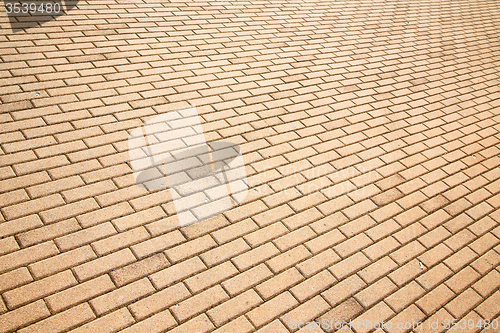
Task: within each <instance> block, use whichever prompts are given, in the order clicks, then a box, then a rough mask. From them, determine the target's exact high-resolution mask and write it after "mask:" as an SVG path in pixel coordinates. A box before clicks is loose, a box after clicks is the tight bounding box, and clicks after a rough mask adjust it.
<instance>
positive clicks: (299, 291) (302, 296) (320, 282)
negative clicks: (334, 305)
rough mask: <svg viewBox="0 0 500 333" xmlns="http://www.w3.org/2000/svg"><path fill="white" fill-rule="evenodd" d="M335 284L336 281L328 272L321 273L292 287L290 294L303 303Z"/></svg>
mask: <svg viewBox="0 0 500 333" xmlns="http://www.w3.org/2000/svg"><path fill="white" fill-rule="evenodd" d="M335 282H337V280H336V279H335V278H334V277H333V276H332V275H331V274H330V273H329V272H328V271H321V272H320V273H318V274H316V275H314V276H312V277H310V278H308V279H307V280H305V281H304V282H301V283H299V284H298V285H296V286H294V287H292V288H291V289H290V292H291V293H292V294H293V295H294V296H295V297H296V298H297V299H298V300H299V301H300V302H303V301H305V300H306V299H308V298H311V297H313V296H315V295H316V294H318V293H320V292H322V291H324V290H325V289H327V288H329V287H331V286H332V285H333V284H334V283H335Z"/></svg>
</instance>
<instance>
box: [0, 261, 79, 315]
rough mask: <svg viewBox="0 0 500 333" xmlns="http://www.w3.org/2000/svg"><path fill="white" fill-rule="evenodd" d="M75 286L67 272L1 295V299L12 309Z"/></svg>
mask: <svg viewBox="0 0 500 333" xmlns="http://www.w3.org/2000/svg"><path fill="white" fill-rule="evenodd" d="M75 284H77V281H76V279H75V277H74V276H73V274H72V273H71V271H69V270H67V271H64V272H61V273H58V274H55V275H52V276H49V277H46V278H44V279H41V280H37V281H34V282H31V283H29V284H27V285H25V286H22V287H19V288H16V289H14V290H10V291H7V292H5V293H4V294H3V297H4V299H5V301H6V303H7V306H8V307H9V308H10V309H13V308H16V307H19V306H20V305H25V304H27V303H30V302H32V301H34V300H37V299H39V298H42V297H44V296H48V295H50V294H53V293H55V292H57V291H60V290H62V289H65V288H68V287H71V286H73V285H75Z"/></svg>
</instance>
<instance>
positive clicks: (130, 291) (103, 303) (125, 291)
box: [90, 278, 155, 315]
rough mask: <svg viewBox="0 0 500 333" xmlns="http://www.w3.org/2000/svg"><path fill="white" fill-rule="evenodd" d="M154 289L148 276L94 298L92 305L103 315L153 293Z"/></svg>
mask: <svg viewBox="0 0 500 333" xmlns="http://www.w3.org/2000/svg"><path fill="white" fill-rule="evenodd" d="M154 290H155V289H154V287H153V286H152V284H151V282H150V281H149V280H148V279H147V278H143V279H141V280H138V281H136V282H133V283H130V284H128V285H126V286H123V287H121V288H118V289H116V290H113V291H111V292H109V293H107V294H104V295H101V296H99V297H97V298H94V299H92V300H91V301H90V305H91V306H92V308H93V309H94V310H95V312H96V313H97V314H98V315H102V314H103V313H107V312H109V311H113V310H114V309H116V308H119V307H121V306H123V305H125V304H127V303H131V302H133V301H135V300H137V299H139V298H141V297H143V296H146V295H148V294H151V293H152V292H153V291H154Z"/></svg>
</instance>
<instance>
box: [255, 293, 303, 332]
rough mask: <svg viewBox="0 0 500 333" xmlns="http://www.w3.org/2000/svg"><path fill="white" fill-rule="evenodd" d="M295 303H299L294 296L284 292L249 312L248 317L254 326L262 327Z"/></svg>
mask: <svg viewBox="0 0 500 333" xmlns="http://www.w3.org/2000/svg"><path fill="white" fill-rule="evenodd" d="M295 305H297V301H296V300H295V299H294V298H293V296H292V295H291V294H290V293H289V292H284V293H282V294H280V295H278V296H276V297H274V298H272V299H270V300H268V301H267V302H265V303H263V304H262V305H260V306H259V307H257V308H256V309H254V310H252V311H250V312H248V314H247V317H248V319H249V320H250V321H251V322H252V324H253V325H254V326H256V327H260V326H262V325H264V324H267V323H269V322H270V321H271V320H272V318H275V317H277V316H279V315H280V314H282V313H284V312H286V311H288V310H290V309H291V308H292V307H294V306H295Z"/></svg>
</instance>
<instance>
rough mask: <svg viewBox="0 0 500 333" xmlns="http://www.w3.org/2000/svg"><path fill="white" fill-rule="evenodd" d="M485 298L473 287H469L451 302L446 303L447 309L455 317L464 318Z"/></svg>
mask: <svg viewBox="0 0 500 333" xmlns="http://www.w3.org/2000/svg"><path fill="white" fill-rule="evenodd" d="M482 301H483V298H482V297H481V296H480V295H479V294H478V293H476V292H475V291H474V290H473V289H470V288H469V289H467V290H465V291H464V292H462V293H461V294H460V295H458V296H457V297H456V298H455V299H454V300H452V301H451V302H450V303H448V304H446V306H445V309H446V310H448V312H450V313H451V314H452V315H453V316H454V317H456V318H463V317H464V316H465V314H467V313H468V312H469V311H470V310H472V309H473V308H474V307H475V306H476V305H478V304H479V303H481V302H482Z"/></svg>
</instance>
